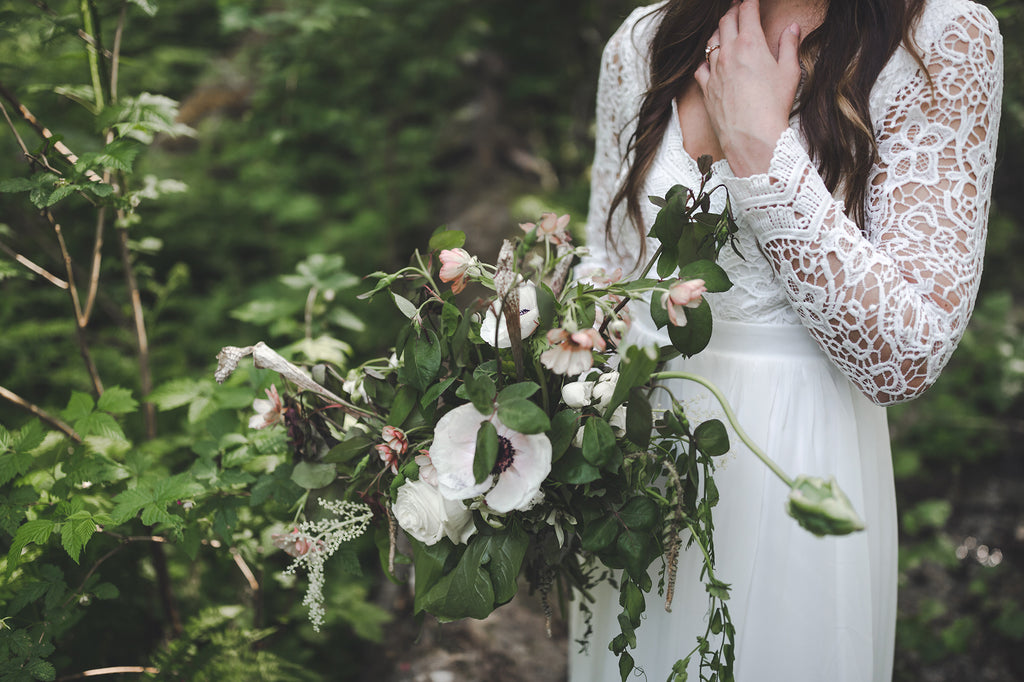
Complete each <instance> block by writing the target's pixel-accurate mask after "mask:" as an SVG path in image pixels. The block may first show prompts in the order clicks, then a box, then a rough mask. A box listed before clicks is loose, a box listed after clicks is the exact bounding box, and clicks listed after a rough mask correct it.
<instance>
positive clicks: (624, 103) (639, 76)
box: [576, 9, 646, 276]
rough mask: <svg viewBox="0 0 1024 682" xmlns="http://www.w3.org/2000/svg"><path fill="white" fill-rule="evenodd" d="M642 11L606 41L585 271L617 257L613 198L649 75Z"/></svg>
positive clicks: (606, 266)
mask: <svg viewBox="0 0 1024 682" xmlns="http://www.w3.org/2000/svg"><path fill="white" fill-rule="evenodd" d="M641 16H642V15H641V10H640V9H638V10H634V12H633V14H631V15H630V16H629V18H628V19H626V21H625V22H624V23H623V24H622V26H620V27H619V29H618V30H617V31H616V32H615V34H614V35H613V36H612V37H611V38H610V39H609V40H608V43H607V44H606V45H605V48H604V53H603V55H602V57H601V72H600V77H599V78H598V82H597V112H596V132H595V140H594V163H593V165H592V166H591V170H590V205H589V210H588V213H587V226H586V244H587V249H588V250H589V252H590V255H589V256H587V257H586V258H584V259H583V260H582V262H581V263H580V264H579V266H578V267H577V269H576V273H577V275H578V276H584V275H586V274H588V273H590V272H592V271H594V270H596V269H598V268H602V269H605V270H610V269H611V267H610V265H611V263H612V262H615V261H616V260H618V259H616V258H614V257H611V256H612V255H611V254H609V252H608V248H609V246H610V245H609V243H608V240H607V239H606V234H605V224H606V222H607V220H608V212H609V210H610V208H611V203H612V198H613V197H614V196H615V192H616V190H617V189H618V186H619V182H620V179H621V174H622V173H623V172H625V169H626V154H627V150H628V146H629V137H630V135H631V134H632V130H633V128H634V127H635V125H636V122H635V120H633V117H634V115H635V113H636V110H637V106H638V102H639V100H638V96H639V93H640V92H641V88H642V87H643V86H642V84H643V82H644V80H645V79H646V74H645V73H644V72H643V71H642V68H641V66H642V64H643V62H644V60H643V59H642V58H641V55H640V54H639V53H638V51H637V46H636V45H635V39H636V37H637V36H636V31H635V28H636V25H637V21H638V20H639V19H640V18H641Z"/></svg>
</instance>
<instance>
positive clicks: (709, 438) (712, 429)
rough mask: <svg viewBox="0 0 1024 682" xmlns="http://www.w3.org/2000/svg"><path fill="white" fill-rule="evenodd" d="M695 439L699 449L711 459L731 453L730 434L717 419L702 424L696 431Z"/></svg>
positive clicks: (694, 433) (694, 432)
mask: <svg viewBox="0 0 1024 682" xmlns="http://www.w3.org/2000/svg"><path fill="white" fill-rule="evenodd" d="M693 438H694V440H695V441H696V442H697V449H698V450H700V451H701V452H703V453H704V454H705V455H708V456H709V457H719V456H721V455H724V454H725V453H727V452H729V433H728V432H727V431H726V430H725V425H724V424H723V423H722V422H721V421H719V420H717V419H709V420H708V421H706V422H703V423H701V424H700V425H699V426H698V427H697V428H696V429H694V431H693Z"/></svg>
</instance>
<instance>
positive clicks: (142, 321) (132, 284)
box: [117, 227, 156, 440]
mask: <svg viewBox="0 0 1024 682" xmlns="http://www.w3.org/2000/svg"><path fill="white" fill-rule="evenodd" d="M117 235H118V238H119V239H118V246H120V249H121V263H122V264H123V266H124V280H125V283H126V284H127V286H128V294H129V296H131V301H132V318H133V319H134V321H135V341H136V344H137V348H138V352H139V382H140V384H141V389H142V395H144V396H146V395H149V394H150V393H152V392H153V372H152V370H151V369H150V366H149V336H148V334H147V333H146V316H145V313H144V311H143V309H142V296H141V294H140V293H139V282H138V280H137V279H136V278H135V268H134V267H132V252H131V249H130V248H129V247H128V230H127V229H126V228H123V227H121V228H118V230H117ZM142 407H143V410H144V414H145V417H146V437H147V438H148V439H149V440H152V439H154V438H156V406H155V405H154V404H153V403H151V402H146V403H143V404H142Z"/></svg>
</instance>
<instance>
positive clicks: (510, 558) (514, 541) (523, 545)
mask: <svg viewBox="0 0 1024 682" xmlns="http://www.w3.org/2000/svg"><path fill="white" fill-rule="evenodd" d="M477 542H485V543H486V546H487V549H486V552H487V557H488V558H487V563H486V567H487V572H488V573H489V574H490V576H491V583H492V584H493V586H494V604H495V606H499V605H501V604H505V603H508V602H509V601H511V600H512V597H514V596H516V591H517V590H518V589H519V570H520V568H521V567H522V565H523V558H524V557H525V556H526V549H527V547H528V546H529V544H530V538H529V536H528V535H527V534H526V532H525V531H522V530H512V529H508V530H506V531H505V532H503V533H497V534H495V535H489V536H479V537H478V539H477Z"/></svg>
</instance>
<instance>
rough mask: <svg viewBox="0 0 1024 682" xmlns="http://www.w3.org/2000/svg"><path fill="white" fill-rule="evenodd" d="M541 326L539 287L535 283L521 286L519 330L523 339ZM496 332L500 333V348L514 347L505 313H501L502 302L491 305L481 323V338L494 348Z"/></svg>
mask: <svg viewBox="0 0 1024 682" xmlns="http://www.w3.org/2000/svg"><path fill="white" fill-rule="evenodd" d="M499 313H500V314H499ZM539 324H540V311H539V310H537V287H536V286H535V285H534V284H533V282H527V283H525V284H521V285H519V329H520V332H521V334H522V338H524V339H525V338H526V337H528V336H529V335H530V334H532V333H533V332H535V331H537V326H538V325H539ZM495 331H497V333H498V346H497V347H498V348H508V347H509V346H511V345H512V342H511V341H510V340H509V337H508V325H506V324H505V313H504V312H501V301H494V302H493V303H491V305H490V306H489V307H488V308H487V312H485V313H484V319H483V320H482V321H481V323H480V337H481V338H482V339H483V340H484V341H486V342H487V343H489V344H490V345H492V346H493V345H494V333H495Z"/></svg>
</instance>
